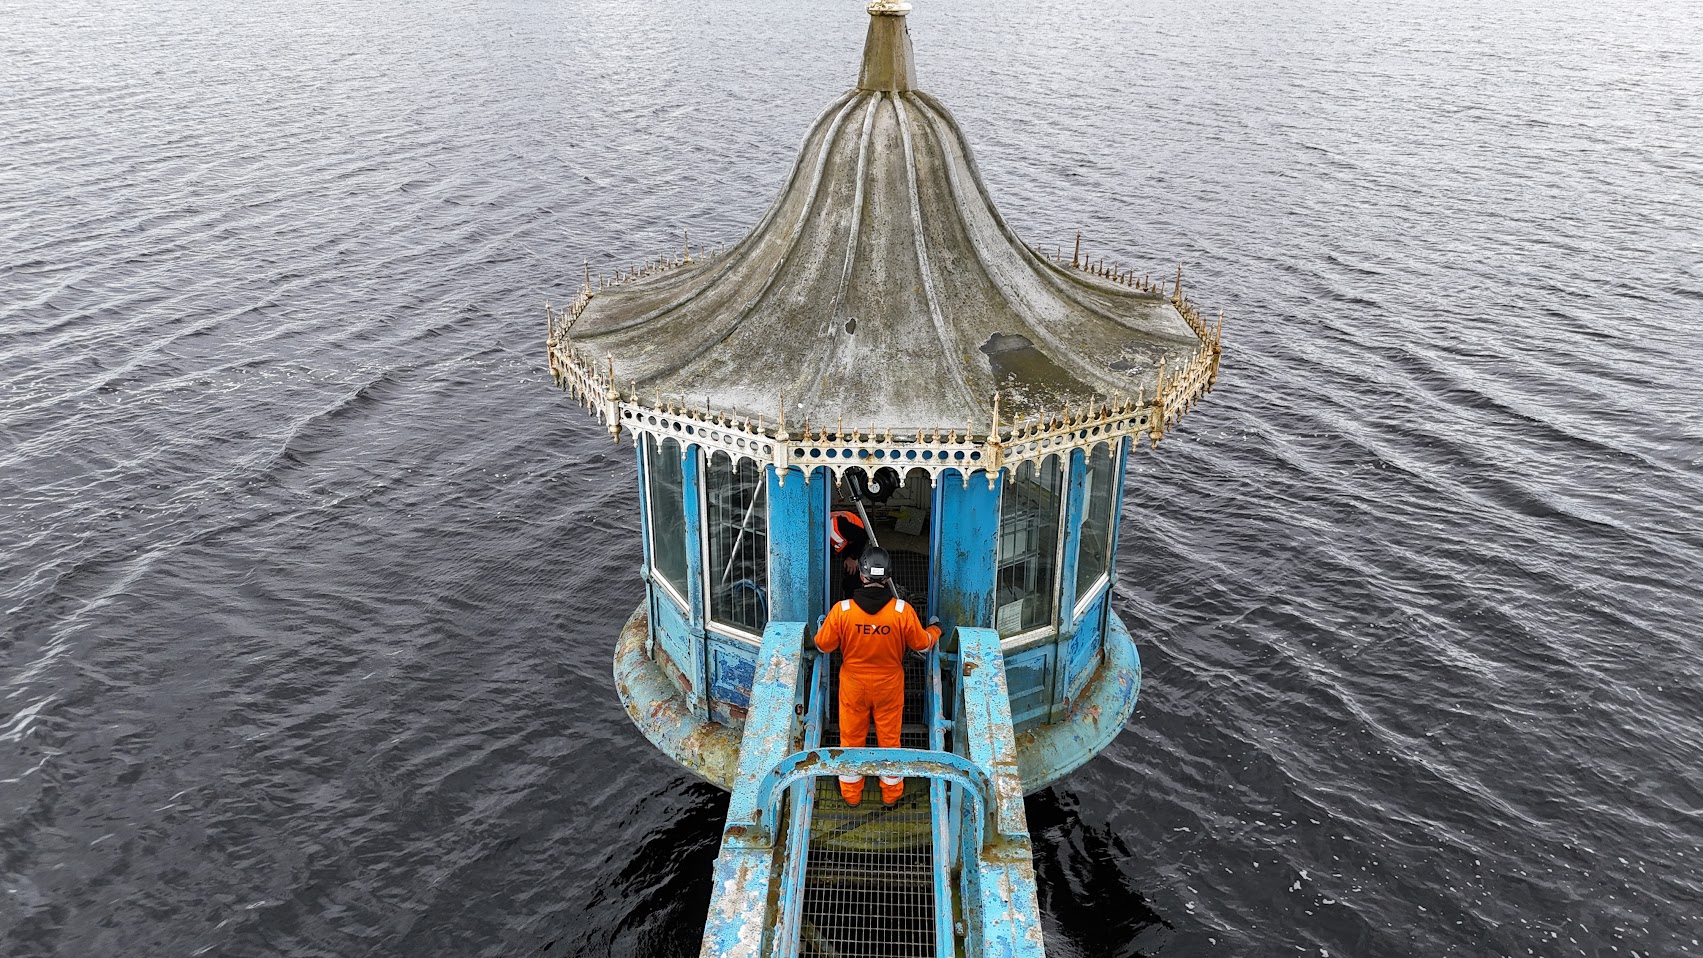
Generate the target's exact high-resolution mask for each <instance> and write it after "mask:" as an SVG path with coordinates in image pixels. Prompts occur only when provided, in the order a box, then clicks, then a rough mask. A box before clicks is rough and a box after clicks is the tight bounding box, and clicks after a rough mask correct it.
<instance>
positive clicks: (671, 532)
mask: <svg viewBox="0 0 1703 958" xmlns="http://www.w3.org/2000/svg"><path fill="white" fill-rule="evenodd" d="M645 444H646V448H645V462H646V464H647V465H648V466H649V468H650V498H649V499H647V500H646V502H645V504H646V506H648V507H649V509H650V567H651V571H653V572H655V573H656V574H657V575H659V576H661V577H662V578H663V580H664V581H666V582H667V583H668V584H669V585H671V586H673V587H674V591H676V592H678V593H680V595H682V596H684V595H686V477H685V476H684V475H683V474H682V470H681V468H680V456H681V453H680V444H679V443H678V442H675V441H674V440H672V439H664V440H663V441H662V442H661V443H660V444H658V443H657V441H656V439H655V438H654V437H651V436H646V437H645Z"/></svg>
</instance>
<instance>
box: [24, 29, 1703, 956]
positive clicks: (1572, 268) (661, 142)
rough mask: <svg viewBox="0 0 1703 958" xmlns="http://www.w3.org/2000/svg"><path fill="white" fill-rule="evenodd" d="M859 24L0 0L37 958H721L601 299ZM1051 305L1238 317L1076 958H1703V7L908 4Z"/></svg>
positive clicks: (1143, 492) (713, 813)
mask: <svg viewBox="0 0 1703 958" xmlns="http://www.w3.org/2000/svg"><path fill="white" fill-rule="evenodd" d="M863 27H864V18H863V16H862V13H861V4H860V3H858V2H856V0H846V2H842V3H832V4H830V3H825V2H812V3H761V4H760V3H755V2H748V3H743V4H737V5H734V4H719V3H704V4H695V3H683V2H679V0H663V2H659V3H652V4H645V5H637V4H615V3H605V4H601V5H594V4H579V3H556V4H549V3H538V2H530V3H529V2H513V3H502V2H488V3H474V4H467V5H462V6H452V5H447V4H439V3H429V2H419V3H410V2H390V0H379V2H374V3H359V4H340V3H325V2H312V0H302V2H281V0H259V2H247V3H229V2H214V3H210V4H204V3H189V2H176V0H157V2H147V3H136V2H123V0H118V2H111V3H101V4H96V3H89V2H86V0H68V2H64V3H52V4H50V3H45V2H39V0H25V2H20V0H0V503H3V510H4V511H3V512H0V615H3V631H0V954H5V955H8V956H34V955H62V956H77V958H81V956H102V955H114V956H117V955H124V956H131V955H135V956H142V955H148V956H153V955H199V954H212V955H291V956H306V955H328V956H348V955H536V954H548V955H582V954H583V955H603V954H609V953H613V954H620V955H685V954H695V953H696V947H697V938H698V933H699V928H700V922H701V920H702V916H703V910H704V907H705V904H706V902H707V900H708V896H709V887H708V866H709V863H710V861H711V860H712V858H713V856H714V854H715V849H716V843H717V840H718V830H719V826H720V820H721V815H722V811H723V808H724V802H723V800H722V799H721V798H720V797H719V796H718V794H717V793H716V792H715V791H714V790H712V789H709V788H707V787H705V786H702V785H697V784H694V783H693V782H692V780H691V779H689V778H688V777H687V776H686V775H685V774H683V773H682V772H680V771H679V770H677V769H676V768H675V767H674V766H672V765H671V764H669V763H668V762H667V761H666V760H664V759H663V758H661V757H660V756H659V755H658V754H657V753H656V752H654V751H653V750H652V749H651V748H650V747H649V746H648V745H647V744H646V743H645V742H644V741H643V739H642V738H641V737H640V735H639V734H638V732H637V731H636V730H635V729H634V728H633V727H632V726H631V724H630V723H629V722H628V720H627V718H626V716H625V714H624V713H623V712H622V711H621V708H620V706H619V704H618V702H617V699H616V697H615V692H614V689H613V685H612V680H611V677H610V661H611V655H612V649H613V642H614V637H615V634H616V631H617V629H618V628H619V626H620V624H621V622H622V620H623V619H624V618H625V616H626V615H627V613H628V612H629V611H630V610H631V609H632V608H633V606H634V604H635V603H636V602H637V600H638V598H639V592H640V590H639V581H638V578H637V576H636V574H635V573H636V570H637V566H638V563H639V559H638V555H637V549H638V532H637V527H636V517H635V508H636V506H635V493H634V480H633V477H632V467H631V460H630V450H629V449H628V448H627V447H616V446H614V445H613V444H611V443H610V442H609V441H608V439H607V437H606V436H605V435H603V434H601V433H600V432H599V430H598V429H597V428H596V427H595V426H594V425H592V424H591V423H589V422H588V421H587V419H586V417H585V416H584V415H582V414H581V413H580V412H579V411H578V410H577V409H575V408H574V407H572V406H571V405H570V404H569V403H568V402H567V401H566V400H565V399H564V398H563V397H562V396H560V395H559V394H557V393H555V392H553V391H552V390H551V389H550V388H549V377H548V375H547V373H546V372H545V370H544V366H543V358H544V353H543V336H544V319H543V312H542V305H543V302H544V301H545V300H546V299H551V300H553V301H555V302H558V303H559V302H562V301H564V300H566V299H568V298H569V297H570V296H571V292H572V290H573V288H574V286H575V285H576V283H577V282H578V279H577V278H578V277H579V275H580V273H581V270H582V262H583V260H584V259H585V258H586V257H590V258H591V262H592V264H593V266H604V267H610V266H614V265H617V264H624V263H631V262H635V261H637V260H639V259H641V258H643V257H646V256H650V255H654V254H657V253H665V252H668V251H670V250H673V249H675V248H677V246H678V245H679V242H680V236H681V232H682V231H683V230H690V231H691V234H692V237H693V238H694V240H700V239H701V240H703V241H706V242H722V241H727V240H731V239H734V238H736V237H737V236H738V235H739V234H740V233H741V232H742V231H743V230H744V229H745V228H747V227H748V226H749V225H750V224H751V223H753V222H754V221H755V219H756V218H757V216H758V214H759V212H760V211H761V209H762V208H763V206H764V205H765V204H766V203H767V201H768V200H769V198H770V197H771V196H772V195H773V194H774V193H775V192H776V190H777V189H778V187H779V185H780V182H781V179H782V177H783V175H784V174H785V172H786V169H787V166H788V164H789V162H790V160H791V158H792V154H793V150H794V149H795V148H796V145H797V142H798V140H799V138H800V136H801V135H802V133H803V131H804V129H805V127H806V126H807V124H808V123H809V121H810V119H811V118H812V117H813V116H814V115H815V113H816V111H817V110H819V109H821V108H822V107H824V106H825V105H826V104H827V102H828V101H829V100H830V99H831V98H832V97H833V96H834V95H835V94H836V93H837V92H839V91H840V90H841V89H843V88H845V87H847V86H849V85H850V84H851V82H852V80H853V77H854V75H855V70H856V61H857V57H858V54H859V47H860V44H861V40H862V31H863ZM912 27H913V32H914V35H915V38H916V46H917V55H918V59H919V63H920V70H921V74H922V78H923V83H924V86H925V88H927V89H928V90H930V91H931V92H933V93H935V94H937V95H939V96H940V97H941V98H942V99H943V100H944V101H945V102H946V103H947V104H948V105H949V106H951V107H952V108H953V109H954V110H955V111H956V112H957V115H958V117H959V119H960V120H961V121H962V122H963V124H964V126H965V128H966V130H967V132H968V134H969V136H970V139H971V141H972V143H973V145H974V146H975V148H976V149H977V151H978V155H979V159H980V161H981V164H982V168H983V171H984V173H985V175H986V177H987V179H988V181H989V185H990V187H991V189H992V191H993V193H994V196H995V198H996V199H997V200H998V202H999V203H1000V204H1001V206H1002V208H1003V209H1004V210H1005V212H1006V214H1007V215H1008V216H1009V217H1010V218H1011V220H1012V221H1013V223H1014V225H1015V226H1016V227H1017V228H1018V230H1019V231H1020V232H1022V233H1023V234H1024V235H1025V236H1026V237H1028V238H1029V239H1030V240H1031V241H1032V242H1034V243H1036V244H1037V245H1044V246H1047V247H1051V246H1052V245H1054V244H1066V245H1068V244H1069V243H1070V242H1071V241H1072V238H1073V237H1074V234H1075V230H1077V229H1081V230H1083V232H1084V235H1085V239H1086V242H1087V243H1088V245H1089V248H1090V250H1091V251H1092V252H1093V253H1094V254H1095V255H1100V254H1104V255H1107V256H1109V257H1114V258H1116V259H1117V260H1118V261H1120V262H1123V263H1127V264H1132V265H1136V266H1137V267H1138V268H1140V269H1151V270H1152V271H1153V272H1154V273H1155V274H1160V273H1167V274H1168V273H1169V272H1170V271H1172V270H1174V269H1175V267H1176V265H1177V264H1178V263H1181V264H1182V265H1183V267H1184V268H1185V270H1186V273H1187V275H1188V277H1189V280H1188V282H1189V283H1190V284H1192V288H1193V289H1194V294H1195V296H1196V297H1198V298H1199V299H1200V300H1201V302H1202V303H1203V304H1206V305H1208V306H1209V307H1212V308H1216V307H1219V306H1222V307H1223V309H1224V311H1225V313H1226V315H1227V316H1228V320H1227V322H1226V335H1227V338H1228V341H1229V351H1228V352H1227V354H1226V357H1225V364H1224V368H1223V375H1222V380H1221V388H1220V389H1219V390H1218V392H1217V393H1215V394H1214V395H1213V396H1212V397H1210V401H1209V402H1207V403H1206V404H1204V405H1203V406H1202V407H1201V408H1200V409H1199V410H1197V411H1196V412H1195V413H1193V414H1192V415H1191V416H1190V417H1189V418H1188V419H1187V420H1186V421H1185V423H1184V425H1183V427H1182V428H1181V430H1180V431H1178V432H1177V433H1175V434H1173V435H1172V436H1170V437H1168V438H1167V439H1166V440H1165V442H1164V443H1162V444H1161V445H1160V447H1159V448H1158V449H1157V450H1156V451H1154V452H1148V451H1145V450H1144V451H1142V452H1140V453H1138V454H1137V455H1136V457H1135V459H1134V460H1133V463H1132V467H1133V468H1132V475H1133V477H1134V479H1133V482H1132V486H1133V489H1132V492H1131V495H1130V498H1129V499H1128V501H1127V502H1126V503H1125V505H1124V513H1123V514H1124V523H1125V525H1124V536H1123V542H1124V543H1125V546H1124V549H1123V554H1122V556H1121V557H1120V563H1119V567H1118V571H1119V574H1120V588H1121V598H1120V600H1119V609H1120V611H1121V613H1122V615H1123V616H1124V617H1125V620H1126V621H1127V622H1129V623H1130V625H1131V626H1132V628H1133V630H1134V631H1135V632H1136V634H1137V636H1138V641H1139V642H1140V645H1141V652H1142V655H1143V657H1144V660H1145V662H1146V664H1147V680H1148V684H1147V688H1146V691H1145V694H1144V696H1143V700H1142V706H1141V708H1140V710H1139V711H1138V712H1137V714H1136V717H1135V719H1134V721H1133V722H1132V723H1131V724H1130V726H1129V728H1128V729H1127V730H1126V731H1125V732H1124V733H1123V735H1122V737H1121V738H1119V739H1118V741H1117V742H1116V744H1115V745H1114V746H1113V747H1112V748H1111V749H1110V750H1109V751H1108V752H1107V753H1106V754H1105V755H1104V756H1103V757H1102V758H1100V759H1099V760H1098V761H1096V762H1095V763H1093V764H1092V765H1091V766H1089V767H1088V768H1086V769H1084V770H1083V771H1082V772H1081V773H1079V774H1077V775H1076V776H1074V777H1072V778H1071V779H1069V780H1068V781H1067V782H1066V783H1065V784H1064V785H1063V786H1061V787H1059V788H1056V789H1054V790H1052V791H1049V792H1047V793H1044V794H1043V795H1041V796H1039V797H1037V798H1035V799H1033V800H1032V801H1031V803H1030V808H1029V812H1030V821H1031V823H1032V825H1033V827H1034V830H1035V835H1036V839H1037V861H1036V864H1037V866H1038V870H1039V873H1040V875H1041V877H1042V880H1043V882H1044V886H1043V900H1044V902H1045V903H1046V908H1047V923H1048V924H1047V930H1048V947H1049V951H1050V953H1051V954H1054V955H1064V956H1069V955H1108V954H1109V955H1137V954H1139V955H1165V956H1185V955H1294V954H1306V955H1319V956H1351V955H1439V954H1454V955H1508V956H1524V955H1528V954H1535V955H1593V956H1595V955H1602V956H1608V955H1620V956H1630V955H1637V956H1640V958H1643V956H1673V955H1703V948H1700V947H1699V945H1698V940H1699V938H1700V937H1703V878H1700V873H1703V728H1700V726H1703V719H1700V715H1703V691H1700V689H1703V664H1700V661H1699V659H1700V656H1703V641H1700V640H1699V631H1700V626H1699V625H1698V622H1699V620H1700V619H1703V598H1700V595H1699V593H1700V585H1699V583H1703V518H1700V504H1703V386H1700V383H1699V374H1698V371H1697V367H1698V365H1699V363H1703V238H1700V236H1703V231H1700V229H1699V225H1698V222H1699V210H1703V7H1700V6H1699V5H1697V4H1695V3H1690V2H1683V0H1658V2H1652V3H1633V2H1630V0H1615V2H1610V3H1600V4H1588V3H1584V2H1578V0H1570V2H1565V3H1557V4H1551V3H1537V2H1528V0H1517V2H1514V3H1489V2H1484V3H1469V2H1450V0H1425V2H1422V3H1419V4H1398V3H1394V2H1374V3H1367V4H1347V3H1343V2H1340V0H1327V2H1324V3H1298V2H1281V3H1278V4H1274V5H1268V4H1252V3H1230V2H1201V3H1177V2H1168V0H1162V2H1159V3H1156V4H1109V5H1105V6H1104V7H1096V6H1095V5H1083V4H1067V3H1062V2H1057V0H1043V2H1037V3H1031V4H998V3H995V2H993V0H980V2H974V3H952V4H948V3H946V2H945V0H939V2H927V0H918V10H917V11H916V13H915V14H914V16H913V18H912Z"/></svg>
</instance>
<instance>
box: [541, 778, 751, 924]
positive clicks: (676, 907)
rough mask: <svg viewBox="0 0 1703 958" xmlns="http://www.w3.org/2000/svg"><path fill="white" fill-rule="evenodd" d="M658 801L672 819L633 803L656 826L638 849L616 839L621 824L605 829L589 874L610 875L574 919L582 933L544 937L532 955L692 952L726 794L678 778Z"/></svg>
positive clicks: (707, 894)
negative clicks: (601, 855)
mask: <svg viewBox="0 0 1703 958" xmlns="http://www.w3.org/2000/svg"><path fill="white" fill-rule="evenodd" d="M658 797H659V798H662V799H664V800H665V801H666V803H667V804H668V805H671V806H674V807H673V809H672V814H663V815H658V814H656V813H655V811H654V810H653V809H651V808H650V807H649V806H651V805H652V804H653V803H652V802H649V801H643V800H641V801H639V802H637V803H636V804H635V806H634V816H635V817H638V816H643V817H645V818H651V819H654V820H658V821H659V822H660V824H658V825H657V827H655V828H654V829H652V830H651V831H649V832H648V833H646V834H644V835H643V836H641V837H640V838H639V840H638V842H637V844H636V845H635V844H628V843H627V842H624V841H619V840H617V838H616V836H618V835H620V834H622V833H623V832H625V831H626V829H625V827H623V826H622V825H617V826H616V827H615V828H612V829H611V830H610V839H611V840H610V842H609V844H608V845H607V846H606V848H605V850H604V858H603V861H602V862H601V863H599V865H598V866H597V868H596V869H595V871H596V873H598V874H603V875H610V876H612V877H611V878H610V880H609V881H608V882H606V883H603V884H600V885H598V887H596V888H595V889H593V890H592V891H591V897H590V900H589V901H587V902H586V903H585V905H584V907H583V909H581V911H580V914H579V915H577V916H575V917H574V921H575V922H576V923H582V924H583V926H584V927H586V928H587V931H586V932H585V933H584V934H583V935H579V936H573V935H569V936H562V937H558V938H554V939H551V940H547V941H545V942H543V943H542V944H540V945H538V946H537V947H536V949H535V953H537V954H549V955H643V956H645V958H673V956H677V955H678V956H690V955H696V954H698V949H699V946H700V945H701V944H702V940H703V928H704V916H705V915H706V914H708V912H709V908H710V891H711V877H710V876H711V873H712V871H713V869H714V866H715V859H716V853H717V852H718V851H720V848H721V830H722V825H723V824H724V823H725V821H726V819H727V793H725V792H723V791H721V790H720V789H717V788H715V787H713V786H711V785H707V784H705V783H703V782H699V781H695V780H690V781H688V780H686V779H681V780H679V781H677V782H675V783H674V784H673V785H672V786H671V787H669V788H667V789H664V790H663V792H662V794H661V795H660V796H658Z"/></svg>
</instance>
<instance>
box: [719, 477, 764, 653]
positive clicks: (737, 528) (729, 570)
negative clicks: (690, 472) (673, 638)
mask: <svg viewBox="0 0 1703 958" xmlns="http://www.w3.org/2000/svg"><path fill="white" fill-rule="evenodd" d="M764 478H765V477H764V474H763V470H762V469H760V468H758V466H757V464H756V463H754V462H751V461H750V460H747V459H742V460H740V461H739V462H738V463H737V464H735V463H734V462H732V461H731V460H729V459H728V458H727V456H725V455H721V454H719V453H718V454H717V455H714V456H711V457H710V461H709V468H708V469H707V470H706V472H705V480H706V481H705V485H704V501H705V505H706V506H707V512H706V518H705V525H706V527H707V528H708V529H709V540H710V566H709V570H708V573H709V594H710V620H711V621H713V622H719V623H721V624H723V625H730V626H733V627H735V628H738V629H741V630H744V631H746V632H753V633H758V634H761V633H762V631H763V626H765V625H767V624H768V622H769V503H768V499H767V496H766V495H765V494H764V493H765V491H766V489H767V488H768V484H767V483H766V482H765V481H764Z"/></svg>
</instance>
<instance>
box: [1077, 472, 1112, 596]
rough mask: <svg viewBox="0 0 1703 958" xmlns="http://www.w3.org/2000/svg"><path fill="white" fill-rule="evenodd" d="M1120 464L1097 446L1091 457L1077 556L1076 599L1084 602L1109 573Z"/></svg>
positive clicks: (1083, 488) (1084, 487)
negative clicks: (1097, 580) (1094, 587)
mask: <svg viewBox="0 0 1703 958" xmlns="http://www.w3.org/2000/svg"><path fill="white" fill-rule="evenodd" d="M1116 466H1117V463H1115V462H1114V461H1113V460H1112V454H1111V451H1110V450H1109V449H1108V447H1106V446H1095V447H1094V454H1093V455H1091V456H1089V457H1088V475H1087V478H1086V480H1085V481H1084V482H1083V484H1082V546H1081V548H1080V549H1079V550H1078V551H1077V554H1076V597H1077V598H1078V599H1081V598H1082V597H1083V596H1085V595H1086V594H1087V592H1088V588H1089V587H1090V586H1092V585H1093V584H1094V581H1095V580H1096V579H1098V578H1100V576H1101V575H1103V574H1104V573H1105V571H1106V566H1107V563H1108V562H1109V561H1110V559H1111V552H1112V529H1113V523H1115V522H1117V510H1118V503H1117V496H1116V492H1117V490H1116V489H1114V488H1113V487H1114V486H1116V485H1117V482H1118V471H1117V468H1116Z"/></svg>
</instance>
